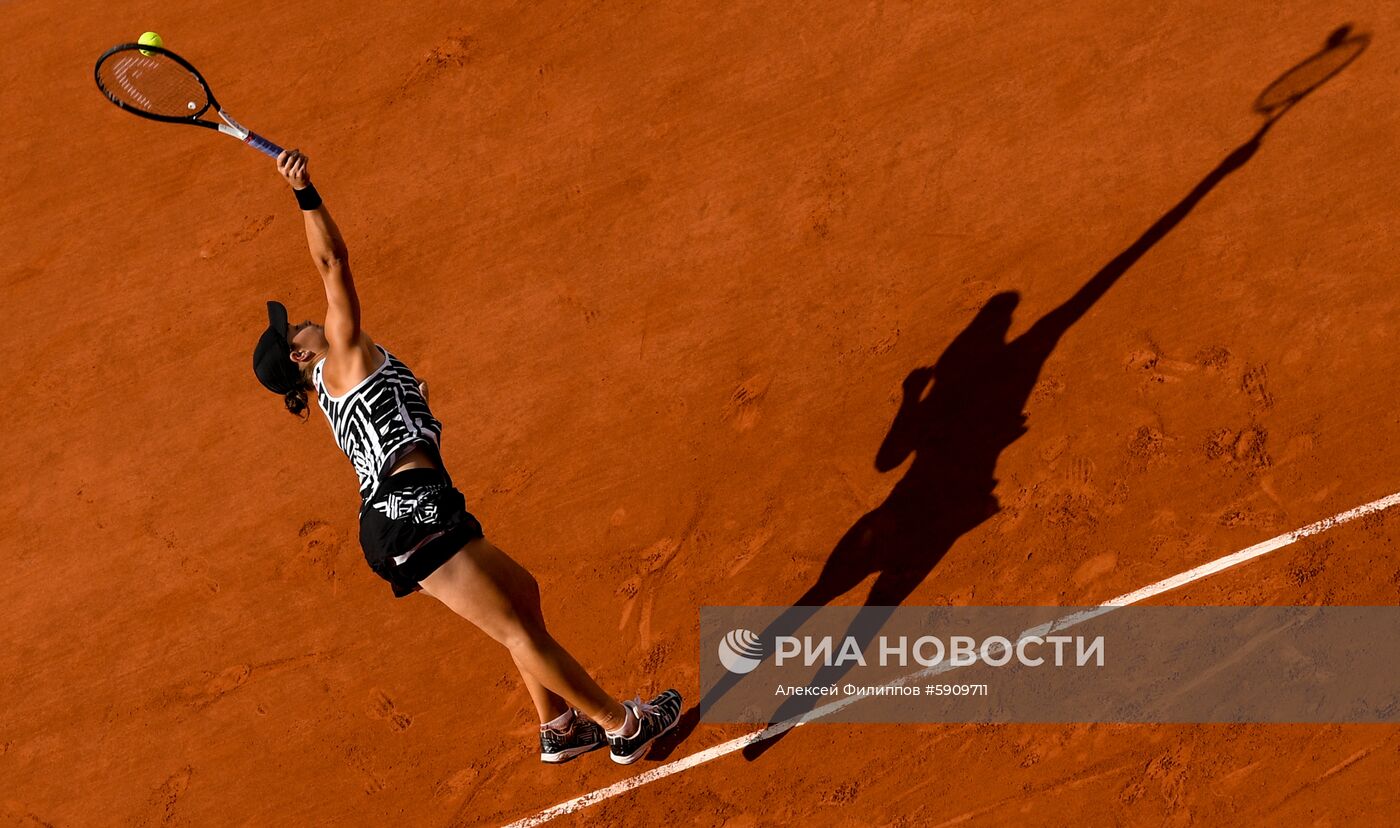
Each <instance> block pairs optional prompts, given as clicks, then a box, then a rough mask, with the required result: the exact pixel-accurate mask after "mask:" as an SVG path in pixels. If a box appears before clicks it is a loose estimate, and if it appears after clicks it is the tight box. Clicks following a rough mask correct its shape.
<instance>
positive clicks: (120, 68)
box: [93, 43, 282, 158]
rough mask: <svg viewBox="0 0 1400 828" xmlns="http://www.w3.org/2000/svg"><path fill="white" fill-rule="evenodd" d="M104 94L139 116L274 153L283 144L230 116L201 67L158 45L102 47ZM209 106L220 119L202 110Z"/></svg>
mask: <svg viewBox="0 0 1400 828" xmlns="http://www.w3.org/2000/svg"><path fill="white" fill-rule="evenodd" d="M93 77H95V78H96V79H97V88H98V89H101V90H102V94H104V95H106V96H107V100H109V101H111V102H112V103H114V104H116V105H117V106H119V107H121V108H122V109H124V110H126V111H127V112H130V113H131V114H133V115H139V116H141V117H142V118H150V119H151V120H153V121H165V122H166V123H170V124H193V125H194V126H201V127H206V128H208V129H217V130H218V131H219V132H222V133H223V134H225V135H231V136H233V137H234V138H237V139H238V140H239V141H242V142H243V143H245V144H247V145H248V146H250V147H252V148H253V149H255V150H258V151H259V152H261V153H264V154H266V155H269V156H271V157H273V158H276V157H277V156H279V155H281V154H282V148H281V147H279V146H277V145H276V144H274V143H272V142H271V141H269V140H267V139H266V138H264V137H262V136H261V135H259V134H257V133H256V132H253V131H251V130H249V129H247V128H246V127H244V126H243V125H242V124H240V123H238V122H237V121H235V120H234V119H233V118H231V117H230V116H229V114H228V113H227V112H225V111H224V108H223V107H221V106H219V102H218V101H217V100H216V99H215V98H214V92H213V91H212V90H211V89H210V88H209V83H208V82H207V81H205V80H204V76H203V75H201V74H199V70H198V69H195V68H194V66H193V65H192V64H191V63H190V62H189V61H188V60H185V59H184V58H182V57H180V56H179V55H177V54H175V53H174V52H172V51H170V50H169V49H166V48H163V47H161V46H150V45H146V44H141V43H123V44H121V45H120V46H113V47H112V48H110V49H108V50H107V51H105V52H103V53H102V57H100V58H98V59H97V66H96V67H95V68H94V69H93ZM210 110H213V111H214V112H215V113H217V114H218V116H219V121H222V123H220V122H219V121H213V120H209V119H206V118H203V117H201V116H203V115H204V114H205V113H206V112H209V111H210Z"/></svg>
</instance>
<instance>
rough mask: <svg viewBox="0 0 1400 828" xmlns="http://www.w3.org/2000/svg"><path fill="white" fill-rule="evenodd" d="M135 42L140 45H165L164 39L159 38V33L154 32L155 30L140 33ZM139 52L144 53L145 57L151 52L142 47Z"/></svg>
mask: <svg viewBox="0 0 1400 828" xmlns="http://www.w3.org/2000/svg"><path fill="white" fill-rule="evenodd" d="M136 42H137V43H140V44H141V45H142V46H162V47H163V46H165V41H164V40H161V39H160V35H158V34H156V33H155V32H146V33H145V34H143V35H141V37H139V38H138V39H137V40H136ZM141 54H143V55H145V56H146V57H150V56H151V54H152V53H151V52H148V51H146V50H145V49H142V50H141Z"/></svg>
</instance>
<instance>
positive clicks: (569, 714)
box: [540, 707, 574, 731]
mask: <svg viewBox="0 0 1400 828" xmlns="http://www.w3.org/2000/svg"><path fill="white" fill-rule="evenodd" d="M573 721H574V709H573V708H572V707H570V708H569V709H568V710H565V711H564V712H563V713H560V714H559V718H557V719H553V720H552V721H548V722H545V723H544V724H542V725H540V727H547V728H549V729H550V730H561V731H562V730H567V729H568V728H569V725H571V724H573Z"/></svg>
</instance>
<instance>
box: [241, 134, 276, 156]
mask: <svg viewBox="0 0 1400 828" xmlns="http://www.w3.org/2000/svg"><path fill="white" fill-rule="evenodd" d="M243 143H245V144H247V145H248V146H250V147H252V148H253V149H255V150H257V151H258V152H261V153H262V154H264V155H266V156H268V157H270V158H276V157H277V156H279V155H281V154H282V148H281V147H279V146H277V145H276V144H274V143H272V142H271V141H269V140H267V139H266V138H264V137H262V136H261V135H259V134H257V133H256V132H249V133H248V137H247V138H244V139H243Z"/></svg>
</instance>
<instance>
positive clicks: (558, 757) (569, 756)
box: [540, 741, 608, 765]
mask: <svg viewBox="0 0 1400 828" xmlns="http://www.w3.org/2000/svg"><path fill="white" fill-rule="evenodd" d="M607 744H608V743H607V742H606V741H602V742H599V743H597V744H595V745H588V746H586V747H576V748H569V749H568V750H561V751H559V752H558V753H541V754H540V761H541V762H543V763H545V764H546V765H562V764H564V763H565V762H568V761H570V760H573V759H577V758H579V757H580V756H582V755H584V754H585V753H592V752H593V751H595V750H597V749H598V748H601V747H606V746H607Z"/></svg>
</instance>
